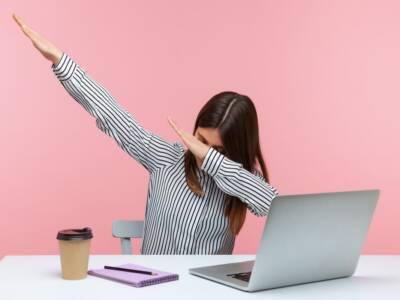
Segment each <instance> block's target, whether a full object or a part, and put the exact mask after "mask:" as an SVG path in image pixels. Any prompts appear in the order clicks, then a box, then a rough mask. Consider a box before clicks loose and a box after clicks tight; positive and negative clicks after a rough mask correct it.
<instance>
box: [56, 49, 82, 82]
mask: <svg viewBox="0 0 400 300" xmlns="http://www.w3.org/2000/svg"><path fill="white" fill-rule="evenodd" d="M76 66H77V64H76V63H75V62H74V61H73V60H72V58H71V57H70V56H69V55H68V54H66V53H65V52H63V54H62V55H61V59H60V61H59V62H58V63H57V64H54V63H53V64H52V65H51V68H52V70H53V72H54V74H55V75H56V76H57V78H58V79H59V80H61V81H65V80H68V79H69V78H71V76H72V74H73V73H74V71H75V69H76Z"/></svg>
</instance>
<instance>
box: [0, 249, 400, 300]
mask: <svg viewBox="0 0 400 300" xmlns="http://www.w3.org/2000/svg"><path fill="white" fill-rule="evenodd" d="M249 259H254V255H169V256H162V255H91V256H90V260H89V268H102V267H103V266H104V265H105V264H111V265H112V264H122V263H126V262H132V263H138V264H143V265H146V266H149V267H154V268H159V269H161V270H166V271H171V272H176V273H178V274H179V280H178V281H173V282H167V283H163V284H160V285H154V286H147V287H143V288H135V287H131V286H129V285H125V284H121V283H118V282H113V281H109V280H105V279H102V278H98V277H94V276H90V275H88V277H87V278H86V279H82V280H76V281H70V280H63V279H61V274H60V261H59V256H57V255H34V256H5V257H4V258H3V259H2V260H0V298H1V299H41V300H42V299H52V300H53V299H69V300H71V299H96V300H99V299H113V300H115V299H121V300H122V299H202V300H204V299H221V300H222V299H229V300H234V299H248V298H250V297H263V298H268V299H307V300H311V299H318V300H319V299H335V300H336V299H341V300H343V299H351V300H356V299H363V300H367V299H374V300H376V299H385V300H387V299H400V298H399V297H400V296H399V295H400V256H393V255H387V256H377V255H363V256H361V257H360V260H359V263H358V266H357V270H356V272H355V274H354V275H353V276H352V277H348V278H341V279H334V280H327V281H321V282H314V283H308V284H302V285H296V286H290V287H284V288H276V289H270V290H265V291H260V292H255V293H247V292H242V291H240V290H237V289H233V288H230V287H227V286H224V285H220V284H218V283H215V282H212V281H209V280H205V279H202V278H199V277H196V276H193V275H190V274H189V273H188V269H189V268H191V267H200V266H205V265H209V264H222V263H228V262H238V261H243V260H249ZM128 297H129V298H128ZM142 297H143V298H142Z"/></svg>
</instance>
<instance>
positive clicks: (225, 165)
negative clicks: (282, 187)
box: [201, 148, 279, 216]
mask: <svg viewBox="0 0 400 300" xmlns="http://www.w3.org/2000/svg"><path fill="white" fill-rule="evenodd" d="M201 168H202V169H203V170H204V171H206V172H207V173H208V174H210V175H211V176H212V177H213V179H214V181H215V183H216V184H217V186H218V187H219V188H220V189H221V190H222V191H223V192H225V193H226V194H228V195H231V196H236V197H238V198H239V199H240V200H241V201H243V202H244V203H246V204H247V207H248V208H249V210H250V212H251V213H253V214H254V215H256V216H266V215H267V214H268V212H269V208H270V205H271V202H272V200H273V199H274V198H275V197H276V196H278V195H279V193H278V191H277V189H276V188H275V187H273V186H271V185H270V184H269V183H267V182H266V181H265V179H264V178H263V177H262V175H261V173H259V172H258V171H255V172H254V173H251V172H249V171H248V170H246V169H245V168H243V165H242V164H240V163H238V162H235V161H233V160H230V159H228V158H227V157H226V156H224V155H223V154H221V153H219V152H218V151H217V150H215V149H214V148H210V149H209V150H208V152H207V154H206V156H205V158H204V161H203V164H202V165H201Z"/></svg>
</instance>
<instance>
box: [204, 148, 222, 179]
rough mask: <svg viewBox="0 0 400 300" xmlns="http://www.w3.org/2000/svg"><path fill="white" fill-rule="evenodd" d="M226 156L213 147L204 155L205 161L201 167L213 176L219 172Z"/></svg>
mask: <svg viewBox="0 0 400 300" xmlns="http://www.w3.org/2000/svg"><path fill="white" fill-rule="evenodd" d="M224 158H225V156H224V155H223V154H221V153H219V152H218V151H217V150H215V149H214V148H213V147H210V149H208V151H207V154H206V156H205V157H204V160H203V163H202V164H201V167H200V168H201V169H202V170H204V171H206V172H207V173H208V174H210V175H211V176H214V175H216V174H217V173H218V170H219V168H220V167H221V165H222V162H223V160H224Z"/></svg>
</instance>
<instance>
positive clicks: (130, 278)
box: [88, 263, 179, 287]
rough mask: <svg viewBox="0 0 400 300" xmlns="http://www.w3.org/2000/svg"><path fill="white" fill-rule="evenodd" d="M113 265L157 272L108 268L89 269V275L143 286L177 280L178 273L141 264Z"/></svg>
mask: <svg viewBox="0 0 400 300" xmlns="http://www.w3.org/2000/svg"><path fill="white" fill-rule="evenodd" d="M115 267H121V268H128V269H129V268H132V269H135V270H143V271H151V272H155V273H157V275H147V274H140V273H132V272H125V271H117V270H109V269H91V270H89V271H88V274H89V275H93V276H98V277H101V278H105V279H110V280H113V281H118V282H122V283H127V284H129V285H132V286H134V287H143V286H147V285H152V284H158V283H163V282H168V281H173V280H178V279H179V275H178V274H174V273H169V272H164V271H160V270H156V269H151V268H147V267H144V266H141V265H135V264H130V263H128V264H123V265H118V266H115Z"/></svg>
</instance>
